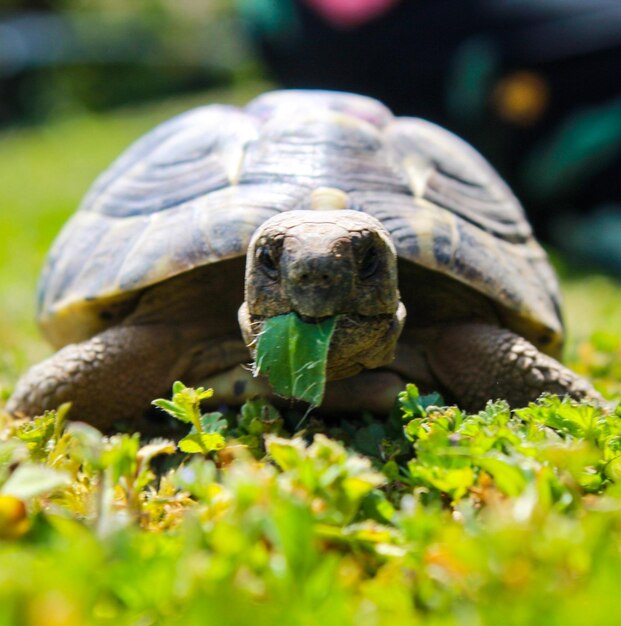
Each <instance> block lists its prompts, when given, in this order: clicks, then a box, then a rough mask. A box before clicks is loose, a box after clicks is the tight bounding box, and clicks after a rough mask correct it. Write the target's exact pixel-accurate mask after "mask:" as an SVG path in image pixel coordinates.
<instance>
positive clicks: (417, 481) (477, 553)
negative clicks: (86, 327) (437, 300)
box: [0, 386, 621, 626]
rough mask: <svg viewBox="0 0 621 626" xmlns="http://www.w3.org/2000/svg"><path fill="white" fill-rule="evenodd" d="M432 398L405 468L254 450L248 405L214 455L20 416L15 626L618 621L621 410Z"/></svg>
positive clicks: (15, 433)
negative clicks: (245, 439)
mask: <svg viewBox="0 0 621 626" xmlns="http://www.w3.org/2000/svg"><path fill="white" fill-rule="evenodd" d="M179 391H180V389H178V392H179ZM188 393H189V392H188ZM428 401H429V398H427V399H418V396H417V390H416V389H415V388H414V387H413V386H412V387H410V388H409V389H408V391H407V393H406V394H404V395H403V397H402V399H401V405H400V406H398V407H397V408H396V410H395V414H394V415H393V420H396V421H397V422H399V421H400V422H401V425H400V427H399V428H398V429H397V430H395V431H394V433H393V434H392V435H391V436H390V437H389V439H392V441H391V442H390V441H384V442H383V448H384V449H385V450H386V449H390V448H392V449H397V448H398V449H399V450H400V452H399V454H397V455H395V456H392V457H387V456H386V455H385V454H383V453H381V452H379V451H378V452H379V453H378V454H375V455H372V456H364V455H362V454H360V453H359V452H357V451H356V450H355V449H348V448H346V447H345V446H344V445H343V444H342V443H340V442H339V441H338V440H337V439H335V438H333V436H327V435H326V434H322V433H316V434H314V435H312V434H311V433H310V432H308V431H306V432H298V433H297V434H295V435H294V436H282V435H280V436H279V435H275V434H266V435H261V436H260V439H261V447H260V448H253V447H252V446H250V447H249V446H248V445H246V444H243V443H241V441H240V439H238V438H237V436H236V433H238V432H242V431H243V430H244V426H243V425H242V424H246V425H247V415H246V416H244V411H242V414H241V415H239V416H237V417H235V418H234V419H233V420H232V422H231V424H230V430H229V431H228V433H227V435H226V444H225V445H224V447H221V448H220V449H218V450H213V451H211V452H210V453H209V458H206V457H205V456H204V455H202V454H193V455H182V454H180V453H179V452H176V446H175V444H174V443H173V442H171V441H165V440H153V441H150V442H148V443H141V442H140V441H139V439H138V437H137V436H136V435H116V436H113V437H104V436H102V435H101V434H100V433H99V432H98V431H97V430H95V429H93V428H91V427H90V426H87V425H86V424H81V423H67V422H66V420H65V414H66V407H65V408H63V409H62V410H60V411H59V412H58V413H54V412H49V413H47V414H46V415H44V416H41V417H39V418H37V419H36V420H34V421H31V422H14V421H11V420H10V419H9V418H8V416H6V417H4V418H2V419H1V420H0V429H1V430H0V432H1V436H0V572H3V574H2V575H1V576H0V603H1V606H2V607H3V610H2V611H0V624H2V625H3V626H4V625H7V626H9V625H11V626H12V625H14V624H29V625H35V626H37V625H39V624H41V625H43V624H45V625H46V626H50V625H52V626H53V625H55V624H58V625H60V624H63V625H64V626H72V625H76V626H78V625H80V626H81V625H89V624H115V625H123V624H163V623H165V624H183V625H191V624H240V625H241V624H248V623H253V624H266V625H267V624H273V623H278V622H280V623H286V624H288V625H289V624H290V625H292V626H294V625H296V624H300V625H301V624H317V623H322V624H326V625H330V624H335V625H337V624H338V625H339V626H346V625H348V624H352V625H354V624H355V625H356V626H364V625H366V624H368V625H369V626H371V625H373V626H375V625H382V624H395V623H396V624H419V623H420V624H432V625H447V626H448V625H453V624H454V625H457V624H459V625H462V624H473V625H474V624H481V625H487V624H489V625H490V626H495V625H496V624H499V623H502V624H508V625H510V626H512V625H516V626H518V625H520V626H522V625H524V626H527V625H529V626H530V625H531V624H553V625H554V624H559V625H560V624H563V626H574V625H575V626H581V625H582V624H585V623H589V624H593V625H595V626H597V625H602V626H603V625H609V624H614V623H617V622H618V620H619V619H621V609H620V608H619V604H618V602H617V598H616V593H615V590H616V587H617V581H618V570H619V567H621V553H620V552H619V550H618V545H619V541H620V540H621V536H620V535H621V489H620V484H621V465H620V459H621V444H620V443H619V442H620V441H621V421H620V420H619V417H618V416H617V415H611V414H608V413H606V412H604V411H602V410H601V409H597V408H594V407H591V406H588V405H584V404H583V405H579V404H576V403H573V402H569V401H560V400H559V399H557V398H555V397H549V398H544V399H543V400H541V401H540V402H538V403H534V404H531V405H530V406H529V407H527V408H524V409H521V410H519V411H515V412H511V411H510V410H509V409H508V407H507V406H506V404H505V403H503V402H497V403H495V404H491V403H490V404H489V405H488V407H487V408H486V410H485V411H482V412H480V413H478V414H475V415H467V414H464V413H462V412H460V411H459V410H458V409H457V408H456V407H443V406H434V405H430V404H428ZM414 405H415V406H416V407H417V409H416V415H417V416H416V417H412V410H411V409H412V406H414ZM254 410H255V409H253V408H250V413H253V412H254ZM273 411H274V409H273V408H270V409H269V410H268V411H263V414H264V415H265V416H267V415H268V414H269V413H272V412H273ZM246 413H248V411H247V410H246ZM237 429H241V430H237ZM158 457H159V458H163V459H164V460H165V463H164V464H161V463H160V464H159V468H160V469H159V470H158V471H156V470H155V469H154V465H155V464H156V463H157V461H156V459H157V458H158Z"/></svg>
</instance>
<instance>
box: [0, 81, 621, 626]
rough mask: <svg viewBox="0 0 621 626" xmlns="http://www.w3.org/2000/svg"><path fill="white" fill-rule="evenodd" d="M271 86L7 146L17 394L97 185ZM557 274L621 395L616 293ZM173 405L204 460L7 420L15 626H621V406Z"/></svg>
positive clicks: (0, 426)
mask: <svg viewBox="0 0 621 626" xmlns="http://www.w3.org/2000/svg"><path fill="white" fill-rule="evenodd" d="M260 89H261V86H259V85H256V86H254V87H249V88H247V89H246V88H245V89H244V90H241V91H240V90H233V91H231V92H226V93H224V92H223V93H218V94H208V95H207V96H205V95H202V96H196V97H191V98H183V99H177V100H171V101H169V102H165V103H159V104H153V105H148V106H143V107H140V108H134V109H127V110H122V111H118V112H115V113H111V114H106V115H97V116H84V117H80V118H75V119H67V120H63V121H58V122H55V123H53V124H50V125H48V126H45V127H41V128H31V129H24V130H16V131H13V132H9V133H5V134H4V136H3V137H2V141H1V142H0V206H1V207H2V210H1V211H0V233H1V234H2V235H1V236H2V241H1V242H0V243H1V245H0V289H1V293H2V296H3V297H2V298H1V299H0V315H1V316H2V324H1V325H0V355H1V357H0V358H1V361H0V387H4V388H5V390H6V391H5V393H6V392H8V390H9V389H10V387H11V385H12V384H13V383H14V382H15V380H16V378H17V376H18V374H19V372H20V371H21V370H23V369H24V368H25V367H26V365H27V364H29V363H32V362H34V361H36V360H38V359H39V358H41V357H42V356H43V355H45V354H46V353H47V351H48V348H47V347H46V346H45V345H44V344H43V342H42V341H41V339H40V338H39V336H38V334H37V330H36V327H35V324H34V321H33V315H34V293H35V287H36V281H37V277H38V273H39V270H40V267H41V265H42V263H43V259H44V255H45V252H46V250H47V248H48V246H49V244H50V242H51V240H52V239H53V237H54V236H55V235H56V233H57V232H58V230H59V229H60V227H61V226H62V224H63V222H64V221H65V220H66V218H67V217H68V216H69V215H70V214H71V213H72V212H73V211H74V209H75V207H76V205H77V204H78V202H79V199H80V197H81V196H82V195H83V193H84V192H85V191H86V189H87V188H88V186H89V185H90V183H91V182H92V180H93V179H94V178H95V176H96V175H97V174H98V173H99V172H100V171H101V170H102V169H103V168H104V167H105V166H106V165H107V164H108V163H109V162H110V161H111V160H112V159H113V158H114V157H115V156H116V155H117V154H118V153H119V152H120V151H121V150H122V149H123V148H124V147H125V146H126V145H127V144H128V143H129V142H131V141H132V140H133V139H134V138H137V137H138V136H140V135H141V134H142V133H143V132H145V131H146V130H148V129H149V128H151V127H152V126H154V125H155V124H156V123H158V122H159V121H162V120H164V119H166V118H168V117H170V116H171V115H173V114H175V113H177V112H180V111H182V110H185V109H187V108H189V107H191V106H194V105H196V104H199V103H203V102H205V101H206V99H213V100H223V99H226V100H233V101H240V102H241V101H245V100H247V99H249V97H251V96H252V95H253V92H255V91H258V90H260ZM560 265H561V264H559V266H560ZM561 274H562V277H563V291H564V294H565V300H566V307H565V312H566V319H567V325H568V330H569V342H568V348H567V355H568V359H569V360H570V362H571V363H572V365H573V367H574V368H575V369H578V370H580V371H582V372H583V373H586V374H588V375H590V376H592V377H593V378H594V379H595V381H596V383H597V384H598V386H599V387H600V389H602V390H603V391H604V392H606V393H607V394H608V395H609V396H615V395H618V394H619V392H621V382H620V381H621V331H619V330H618V329H621V287H620V285H619V284H618V282H616V281H614V280H612V279H610V278H606V277H602V276H597V275H590V274H586V273H580V274H579V273H577V272H576V271H575V270H574V269H572V268H567V267H561ZM176 393H178V394H181V395H180V396H179V397H178V398H177V400H178V403H181V404H177V405H176V404H175V398H173V401H172V403H171V402H168V403H166V401H165V402H164V403H160V406H163V407H164V408H166V409H167V410H170V412H172V414H173V415H175V414H176V416H177V417H178V418H179V419H181V420H182V421H183V422H187V423H188V427H189V425H190V424H192V425H193V426H194V429H193V431H192V432H191V433H190V434H189V435H188V436H187V437H186V438H185V444H182V448H183V449H184V450H185V451H186V453H182V452H181V451H180V450H178V449H177V448H176V446H175V444H174V443H173V442H167V441H156V442H152V443H150V444H148V445H142V444H141V442H140V441H139V440H138V439H137V438H136V437H132V436H130V435H122V436H116V437H112V438H106V437H103V436H102V435H101V434H100V433H98V432H97V431H96V430H94V429H92V428H90V427H88V426H86V425H80V424H69V425H67V424H66V423H65V422H64V420H63V411H62V410H60V411H59V413H58V414H53V413H50V414H47V415H46V416H44V417H41V418H38V419H37V420H36V421H35V422H28V423H15V422H12V421H10V420H8V419H7V417H6V416H2V415H1V412H0V431H1V433H2V434H1V436H0V606H1V607H2V609H0V626H5V625H6V626H9V625H10V626H13V625H22V624H24V625H33V626H38V625H39V624H45V625H46V626H55V625H57V624H58V625H60V624H63V625H69V626H73V625H75V626H81V625H83V624H89V625H90V624H98V625H99V624H115V625H121V626H122V625H124V624H128V625H129V624H131V625H145V626H146V625H150V624H183V625H184V626H185V625H190V626H191V625H192V624H212V623H213V624H240V625H246V624H249V623H253V624H257V626H259V625H261V624H273V623H278V622H280V623H284V624H287V626H295V625H297V624H300V625H302V624H316V623H322V624H324V625H325V626H329V625H331V624H339V626H346V625H348V624H352V625H353V624H355V625H356V626H366V625H367V624H368V625H369V626H380V625H382V624H399V625H401V624H419V623H420V624H426V625H432V626H434V625H438V626H440V625H442V626H445V625H446V626H448V625H460V626H461V625H467V626H479V625H488V624H489V625H490V626H495V625H496V624H499V623H503V624H507V625H509V626H511V625H514V624H515V625H516V626H517V625H520V626H521V625H525V626H526V625H532V624H546V626H548V625H552V626H554V625H556V624H558V625H561V624H562V625H563V626H582V625H583V624H585V623H589V624H593V625H600V624H601V625H602V626H604V625H605V626H608V625H609V624H615V623H618V622H619V621H620V620H621V609H620V608H619V604H618V601H617V588H618V572H619V571H620V568H621V551H620V550H619V546H620V545H621V464H620V461H619V459H621V443H620V442H621V421H620V420H619V416H617V415H610V414H605V413H603V412H602V411H600V410H598V409H594V408H592V407H588V406H579V405H573V404H571V403H560V402H558V401H557V400H555V399H547V400H543V401H541V402H540V403H538V404H536V405H532V406H530V407H528V408H525V409H523V410H520V411H516V412H510V411H509V410H508V409H507V407H506V406H505V405H504V404H503V403H496V404H492V405H490V406H488V408H487V409H486V411H484V412H482V413H480V414H477V415H465V414H462V413H461V412H460V411H459V410H457V409H456V408H454V407H442V406H439V407H434V406H433V405H442V401H441V399H440V398H438V397H437V396H436V397H434V398H424V397H422V398H421V397H420V396H419V395H418V393H417V391H416V389H415V388H413V387H410V388H408V390H406V391H405V392H404V394H403V395H402V397H401V399H400V404H399V407H398V408H397V409H396V410H395V412H394V414H393V415H392V416H391V417H390V419H389V420H387V421H386V422H383V423H378V422H375V421H373V420H371V419H369V418H366V417H363V418H362V419H361V420H360V421H359V422H356V423H350V422H346V421H344V422H339V423H335V424H332V425H328V426H326V425H325V424H321V423H317V422H315V421H313V420H312V419H311V421H310V422H308V423H307V424H306V426H305V430H304V431H303V432H298V433H294V425H293V424H289V423H288V422H287V419H286V416H284V417H283V416H281V415H279V414H278V413H277V412H276V411H275V409H273V408H271V407H269V406H266V405H263V404H261V403H253V404H249V405H246V406H245V407H243V409H242V411H241V413H240V414H239V415H226V416H219V415H216V414H210V415H206V416H201V415H200V414H199V413H197V412H196V411H197V408H196V405H195V404H193V402H194V400H195V399H196V397H197V395H198V396H200V395H201V393H205V392H201V391H197V392H196V394H197V395H193V392H192V391H191V390H187V389H186V390H184V389H183V387H182V386H177V387H176ZM183 398H185V400H183V402H181V400H182V399H183ZM175 412H176V413H175ZM156 476H157V478H156Z"/></svg>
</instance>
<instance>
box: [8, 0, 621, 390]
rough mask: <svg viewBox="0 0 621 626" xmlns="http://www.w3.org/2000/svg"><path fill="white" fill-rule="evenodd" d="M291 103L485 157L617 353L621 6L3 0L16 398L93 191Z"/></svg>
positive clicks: (534, 0) (581, 314)
mask: <svg viewBox="0 0 621 626" xmlns="http://www.w3.org/2000/svg"><path fill="white" fill-rule="evenodd" d="M276 86H286V87H318V88H330V89H342V90H352V91H357V92H361V93H364V94H367V95H371V96H374V97H377V98H380V99H381V100H383V101H384V102H385V103H386V104H388V105H389V106H390V107H391V108H392V109H393V110H394V111H395V112H396V113H398V114H403V115H417V116H422V117H425V118H427V119H430V120H433V121H435V122H438V123H440V124H442V125H443V126H445V127H447V128H449V129H451V130H453V131H454V132H456V133H458V134H459V135H461V136H463V137H464V138H466V139H467V140H468V141H470V142H471V143H472V144H473V145H475V146H476V147H477V148H478V149H479V150H480V151H481V152H482V153H483V154H484V155H485V156H486V157H487V158H488V159H489V160H490V161H491V162H492V163H493V164H494V166H495V167H496V168H497V169H498V170H499V171H500V172H501V174H502V175H503V176H504V177H505V178H506V179H507V180H508V181H509V183H510V185H511V187H512V188H513V189H514V190H515V192H516V193H517V195H518V197H519V198H520V199H521V200H522V202H523V203H524V205H525V207H526V209H527V212H528V214H529V217H530V219H531V221H532V222H533V224H534V226H535V229H536V232H537V234H538V236H539V237H541V238H542V239H543V240H544V241H545V242H546V244H547V245H549V246H550V248H549V249H550V250H551V253H552V254H553V256H554V258H555V259H556V260H557V264H558V267H559V269H560V271H561V273H564V275H565V277H566V278H565V282H564V288H565V292H566V296H567V299H568V300H569V306H568V311H569V323H570V324H569V325H570V330H571V332H572V333H573V334H574V335H575V336H576V337H578V339H580V338H583V337H584V336H586V335H590V334H591V331H592V329H593V328H599V329H600V330H598V331H597V334H596V336H597V341H596V342H595V344H594V343H593V342H591V344H590V345H591V347H592V349H593V350H595V352H597V351H598V350H600V348H601V349H603V350H604V351H606V350H608V352H610V350H613V349H614V350H618V346H619V342H618V341H617V334H615V333H614V332H611V330H610V329H611V328H621V324H620V323H619V322H621V305H620V304H619V291H618V290H617V283H616V282H615V279H614V278H611V276H612V277H614V276H620V275H621V2H619V0H235V1H234V0H133V1H132V2H126V1H123V0H3V1H2V5H1V7H0V290H1V292H2V295H3V298H2V303H1V304H0V307H1V308H0V387H1V386H10V384H12V382H13V381H14V380H15V377H16V372H19V371H20V370H21V369H23V368H24V367H25V365H26V364H28V363H30V362H32V361H34V360H36V359H38V358H40V357H41V355H42V354H44V353H45V352H46V350H47V348H45V347H44V346H43V344H42V343H41V341H40V339H39V338H38V334H37V332H36V329H35V326H34V323H33V321H32V318H33V316H34V293H35V285H36V280H37V276H38V273H39V270H40V268H41V265H42V263H43V258H44V255H45V252H46V250H47V248H48V247H49V245H50V243H51V241H52V239H53V237H54V236H55V235H56V234H57V232H58V230H59V229H60V227H61V226H62V224H63V222H64V221H65V220H66V219H67V217H68V216H69V215H70V214H71V213H72V212H73V211H74V210H75V208H76V206H77V204H78V203H79V200H80V198H81V196H82V195H83V194H84V192H85V191H86V189H87V188H88V186H89V185H90V184H91V183H92V181H93V179H94V178H95V177H96V175H97V174H98V173H100V172H101V171H102V170H103V169H104V168H105V167H106V166H107V165H108V164H109V163H110V162H111V161H112V159H113V158H114V157H115V156H117V155H118V154H119V153H120V152H121V151H122V150H123V149H124V148H125V147H126V146H127V145H128V144H129V143H130V142H131V141H133V140H134V139H136V138H137V137H139V136H140V135H141V134H143V133H144V132H146V131H147V130H149V129H150V128H151V127H153V126H154V125H155V124H157V123H159V122H161V121H163V120H165V119H167V118H168V117H170V116H172V115H174V114H176V113H179V112H181V111H183V110H186V109H188V108H191V107H192V106H197V105H200V104H205V103H208V102H212V101H228V102H234V103H240V104H241V103H243V102H245V101H247V100H249V99H250V98H252V97H253V96H254V95H255V94H257V93H259V92H260V91H264V90H266V89H270V88H273V87H276ZM568 263H569V268H570V269H569V270H567V269H566V268H567V264H568ZM593 270H594V271H595V273H594V272H593ZM600 274H601V275H600ZM606 275H607V276H608V277H606ZM572 302H573V303H575V305H574V306H572ZM594 320H595V321H594ZM597 342H599V343H597ZM571 345H574V346H578V345H579V342H578V341H575V342H573V343H572V344H571ZM593 345H595V348H593ZM576 350H577V348H576ZM587 356H588V355H587ZM581 358H582V359H583V360H584V359H585V358H586V357H585V355H584V354H582V355H581ZM589 358H591V357H589ZM593 358H594V357H593ZM598 358H599V357H598ZM604 365H605V364H604ZM618 378H621V376H620V377H618Z"/></svg>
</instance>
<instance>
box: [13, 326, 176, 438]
mask: <svg viewBox="0 0 621 626" xmlns="http://www.w3.org/2000/svg"><path fill="white" fill-rule="evenodd" d="M179 348H180V346H179V339H178V337H177V335H176V331H175V328H174V327H171V326H170V325H165V324H145V325H138V326H133V325H121V326H115V327H113V328H110V329H109V330H106V331H105V332H103V333H100V334H99V335H96V336H95V337H93V338H92V339H89V340H88V341H83V342H82V343H77V344H70V345H68V346H65V347H64V348H63V349H62V350H59V351H58V352H57V353H56V354H54V355H52V356H51V357H49V358H48V359H46V360H45V361H43V362H41V363H39V364H37V365H35V366H33V367H32V368H30V370H29V371H28V372H26V374H25V375H24V376H22V378H21V379H20V380H19V381H18V383H17V385H16V387H15V391H14V393H13V395H12V396H11V398H10V399H9V402H8V404H7V407H6V408H7V411H9V412H10V413H22V414H24V415H27V416H35V415H40V414H42V413H43V411H45V410H46V409H54V408H57V407H58V406H59V405H60V404H61V403H63V402H71V403H72V408H71V411H70V413H69V417H70V418H71V419H80V420H83V421H86V422H89V423H91V424H93V425H94V426H97V427H98V428H100V429H103V430H108V429H110V428H111V427H112V426H113V424H114V423H115V422H118V421H121V420H132V421H134V420H135V419H136V418H138V417H140V416H141V415H143V414H144V412H145V410H146V409H147V408H148V407H149V404H150V402H151V400H153V399H154V398H157V397H159V396H162V395H164V394H166V393H168V392H169V390H170V386H171V384H172V382H173V381H174V380H175V378H176V377H179V376H181V375H182V374H183V371H184V369H185V367H186V365H187V364H186V361H187V355H186V357H185V358H184V357H183V356H182V357H181V358H180V357H179V355H180V354H182V351H181V350H179Z"/></svg>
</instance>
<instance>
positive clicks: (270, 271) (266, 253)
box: [257, 246, 278, 280]
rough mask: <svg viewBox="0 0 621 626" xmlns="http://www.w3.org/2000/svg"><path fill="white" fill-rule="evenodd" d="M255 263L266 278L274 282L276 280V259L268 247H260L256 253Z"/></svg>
mask: <svg viewBox="0 0 621 626" xmlns="http://www.w3.org/2000/svg"><path fill="white" fill-rule="evenodd" d="M257 261H258V262H259V267H260V268H261V269H262V270H263V272H264V273H265V274H266V275H267V277H268V278H271V279H272V280H276V278H278V259H277V258H276V257H275V255H274V253H273V251H272V250H271V249H270V248H269V246H261V247H260V248H259V249H258V251H257Z"/></svg>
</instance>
